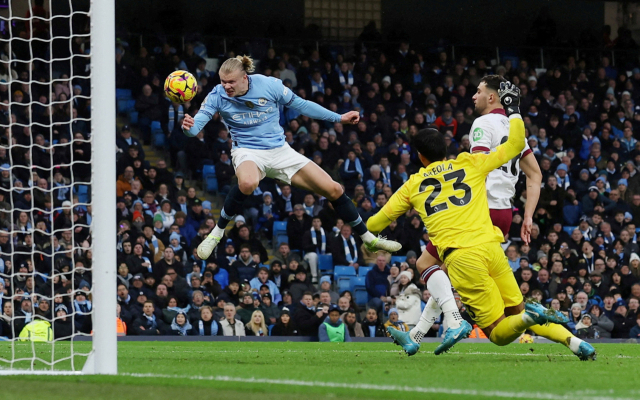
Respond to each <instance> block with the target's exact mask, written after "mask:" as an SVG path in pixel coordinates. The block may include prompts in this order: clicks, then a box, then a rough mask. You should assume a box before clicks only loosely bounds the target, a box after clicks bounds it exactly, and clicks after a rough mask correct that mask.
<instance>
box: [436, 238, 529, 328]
mask: <svg viewBox="0 0 640 400" xmlns="http://www.w3.org/2000/svg"><path fill="white" fill-rule="evenodd" d="M445 263H446V265H447V269H448V272H449V279H451V284H452V285H453V287H454V288H455V289H456V291H457V292H458V293H459V294H460V300H461V301H462V302H463V303H464V304H465V306H466V307H467V312H468V313H469V315H470V316H471V318H473V320H474V321H475V322H476V324H478V326H479V327H480V328H485V327H487V326H489V325H491V324H492V323H494V322H495V321H496V320H497V319H498V318H500V317H501V316H502V315H504V308H505V307H514V306H517V305H519V304H520V303H522V301H523V296H522V293H521V292H520V287H519V286H518V283H517V282H516V278H515V277H514V275H513V271H511V267H510V266H509V263H508V262H507V257H506V256H505V255H504V251H503V250H502V247H500V243H498V242H489V243H484V244H481V245H479V246H475V247H469V248H462V249H456V250H453V251H451V252H450V253H449V254H447V256H446V259H445Z"/></svg>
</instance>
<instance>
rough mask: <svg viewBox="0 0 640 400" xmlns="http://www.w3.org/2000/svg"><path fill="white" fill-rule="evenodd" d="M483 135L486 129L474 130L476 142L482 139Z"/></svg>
mask: <svg viewBox="0 0 640 400" xmlns="http://www.w3.org/2000/svg"><path fill="white" fill-rule="evenodd" d="M482 136H484V131H483V130H482V128H476V129H474V130H473V141H474V142H477V141H478V140H480V139H482Z"/></svg>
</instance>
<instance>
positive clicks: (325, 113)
mask: <svg viewBox="0 0 640 400" xmlns="http://www.w3.org/2000/svg"><path fill="white" fill-rule="evenodd" d="M274 79H275V78H274ZM272 85H273V90H274V95H275V97H276V100H277V102H278V103H279V104H282V105H283V106H286V107H289V108H293V109H294V110H296V111H297V112H299V113H300V114H302V115H305V116H307V117H309V118H313V119H320V120H323V121H331V122H342V123H343V124H357V123H358V121H360V114H358V112H357V111H350V112H348V113H346V114H343V115H340V114H337V113H334V112H333V111H330V110H327V109H326V108H324V107H322V106H321V105H319V104H316V103H314V102H312V101H308V100H305V99H303V98H301V97H298V96H296V95H295V94H293V92H291V89H289V88H287V87H286V86H284V85H283V84H282V81H281V80H280V79H275V81H274V82H272Z"/></svg>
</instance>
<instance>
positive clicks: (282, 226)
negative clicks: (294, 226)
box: [273, 221, 287, 235]
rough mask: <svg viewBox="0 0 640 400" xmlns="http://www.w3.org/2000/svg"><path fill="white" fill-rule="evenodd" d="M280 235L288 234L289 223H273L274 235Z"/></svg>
mask: <svg viewBox="0 0 640 400" xmlns="http://www.w3.org/2000/svg"><path fill="white" fill-rule="evenodd" d="M279 233H284V234H285V235H286V234H287V221H275V222H274V223H273V234H274V235H277V234H279Z"/></svg>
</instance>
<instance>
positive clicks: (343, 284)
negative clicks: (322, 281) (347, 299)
mask: <svg viewBox="0 0 640 400" xmlns="http://www.w3.org/2000/svg"><path fill="white" fill-rule="evenodd" d="M352 279H354V277H351V276H343V277H340V280H339V281H338V293H342V292H344V291H345V290H349V291H350V290H351V286H352V283H351V280H352Z"/></svg>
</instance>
